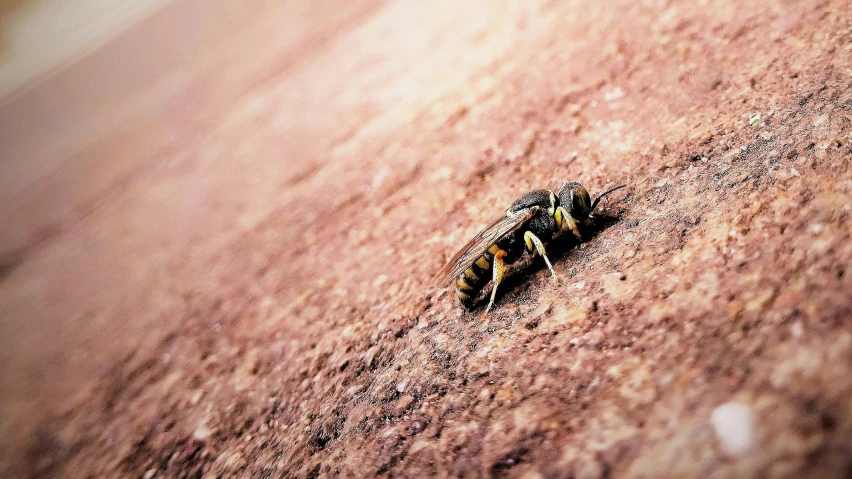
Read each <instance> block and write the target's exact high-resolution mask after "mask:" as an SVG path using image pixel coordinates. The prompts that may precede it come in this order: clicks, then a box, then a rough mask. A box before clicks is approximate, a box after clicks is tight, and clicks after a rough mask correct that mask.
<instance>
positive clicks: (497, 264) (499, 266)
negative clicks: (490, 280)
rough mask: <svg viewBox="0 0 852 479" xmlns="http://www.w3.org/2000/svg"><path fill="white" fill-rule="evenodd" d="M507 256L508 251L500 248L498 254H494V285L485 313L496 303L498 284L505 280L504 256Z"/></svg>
mask: <svg viewBox="0 0 852 479" xmlns="http://www.w3.org/2000/svg"><path fill="white" fill-rule="evenodd" d="M504 256H506V252H505V251H503V250H500V251H498V252H497V254H495V255H494V287H493V288H492V289H491V300H490V301H488V307H486V308H485V314H488V311H489V310H491V306H493V305H494V298H496V297H497V286H499V285H500V281H503V268H504V265H503V257H504Z"/></svg>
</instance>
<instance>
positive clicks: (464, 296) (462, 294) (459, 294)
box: [456, 291, 470, 299]
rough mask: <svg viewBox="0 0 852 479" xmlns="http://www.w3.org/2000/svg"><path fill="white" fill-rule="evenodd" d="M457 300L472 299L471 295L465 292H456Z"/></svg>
mask: <svg viewBox="0 0 852 479" xmlns="http://www.w3.org/2000/svg"><path fill="white" fill-rule="evenodd" d="M456 298H459V299H470V295H469V294H467V293H465V292H464V291H456Z"/></svg>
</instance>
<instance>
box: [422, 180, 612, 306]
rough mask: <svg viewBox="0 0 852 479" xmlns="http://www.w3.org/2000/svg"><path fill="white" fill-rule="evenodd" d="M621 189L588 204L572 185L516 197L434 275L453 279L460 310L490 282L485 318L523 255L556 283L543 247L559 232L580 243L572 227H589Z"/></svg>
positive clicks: (443, 279) (445, 281)
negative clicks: (537, 259) (535, 258)
mask: <svg viewBox="0 0 852 479" xmlns="http://www.w3.org/2000/svg"><path fill="white" fill-rule="evenodd" d="M625 186H626V185H619V186H616V187H614V188H610V189H608V190H606V191H604V192H603V193H601V194H600V195H599V196H598V197H597V198H595V201H590V199H589V192H588V191H587V190H586V188H585V187H584V186H583V185H581V184H580V183H577V182H566V183H564V184H563V185H562V187H560V188H559V191H557V192H556V193H554V192H553V191H551V190H533V191H530V192H528V193H526V194H524V195H522V196H521V197H520V198H518V199H517V200H515V202H514V203H512V206H510V207H509V208H508V209H507V210H506V211H505V213H504V214H503V215H502V216H501V217H500V218H498V219H497V220H496V221H494V222H493V223H491V224H490V225H488V227H486V228H485V229H484V230H482V231H481V232H480V233H479V234H478V235H476V236H474V237H473V239H472V240H470V242H468V243H467V244H466V245H465V246H464V248H462V249H461V251H459V252H458V253H456V255H455V256H453V259H451V260H450V262H449V263H447V265H446V266H444V268H443V269H442V270H441V272H440V273H439V274H438V279H439V281H441V282H442V284H443V285H444V286H446V285H447V284H449V283H450V281H452V280H453V279H456V278H457V280H456V297H458V299H459V301H460V302H461V304H462V305H463V306H464V307H465V308H467V309H472V308H473V304H474V300H475V299H476V296H477V295H479V293H480V291H482V288H483V287H485V285H486V284H487V283H488V281H489V280H493V282H494V287H493V289H492V290H491V300H490V301H489V302H488V307H487V308H485V312H486V313H487V312H488V311H489V310H491V306H493V305H494V298H495V296H496V294H497V286H498V285H499V284H500V281H501V280H502V279H503V270H504V267H505V265H506V264H511V263H514V262H515V261H517V260H518V259H519V258H520V257H521V256H523V255H524V253H525V252H526V251H529V253H530V254H535V253H536V252H537V253H538V254H539V255H541V257H542V258H544V262H545V263H546V264H547V267H548V268H549V269H550V273H551V277H552V278H553V281H554V282H555V283H558V282H559V280H558V277H557V276H556V272H554V271H553V266H552V265H551V264H550V260H549V259H548V258H547V252H546V251H545V249H544V245H545V243H547V242H548V241H550V240H552V239H553V238H554V237H556V236H558V235H560V234H561V233H563V232H565V231H571V233H573V234H574V236H575V237H576V238H577V239H578V240H579V241H582V240H583V237H582V235H581V234H580V229H579V228H578V226H579V225H583V226H588V225H590V224H591V218H592V212H593V211H594V210H595V207H596V206H597V205H598V202H599V201H600V200H601V198H603V197H604V196H606V195H608V194H610V193H612V192H613V191H616V190H618V189H621V188H624V187H625Z"/></svg>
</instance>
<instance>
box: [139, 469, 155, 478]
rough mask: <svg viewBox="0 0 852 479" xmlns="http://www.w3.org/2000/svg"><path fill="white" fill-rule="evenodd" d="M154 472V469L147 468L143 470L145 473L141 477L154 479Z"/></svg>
mask: <svg viewBox="0 0 852 479" xmlns="http://www.w3.org/2000/svg"><path fill="white" fill-rule="evenodd" d="M156 473H157V471H155V470H154V469H148V470H147V471H145V475H144V476H142V477H143V478H145V479H154V474H156Z"/></svg>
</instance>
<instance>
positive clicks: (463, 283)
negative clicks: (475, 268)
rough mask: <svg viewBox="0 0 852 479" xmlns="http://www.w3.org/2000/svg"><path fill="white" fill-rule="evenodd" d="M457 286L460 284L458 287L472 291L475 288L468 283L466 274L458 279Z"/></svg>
mask: <svg viewBox="0 0 852 479" xmlns="http://www.w3.org/2000/svg"><path fill="white" fill-rule="evenodd" d="M456 286H458V289H462V290H465V291H470V290H472V289H473V286H471V285H469V284H467V281H465V277H464V276H462V277H461V278H459V280H458V281H456Z"/></svg>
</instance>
